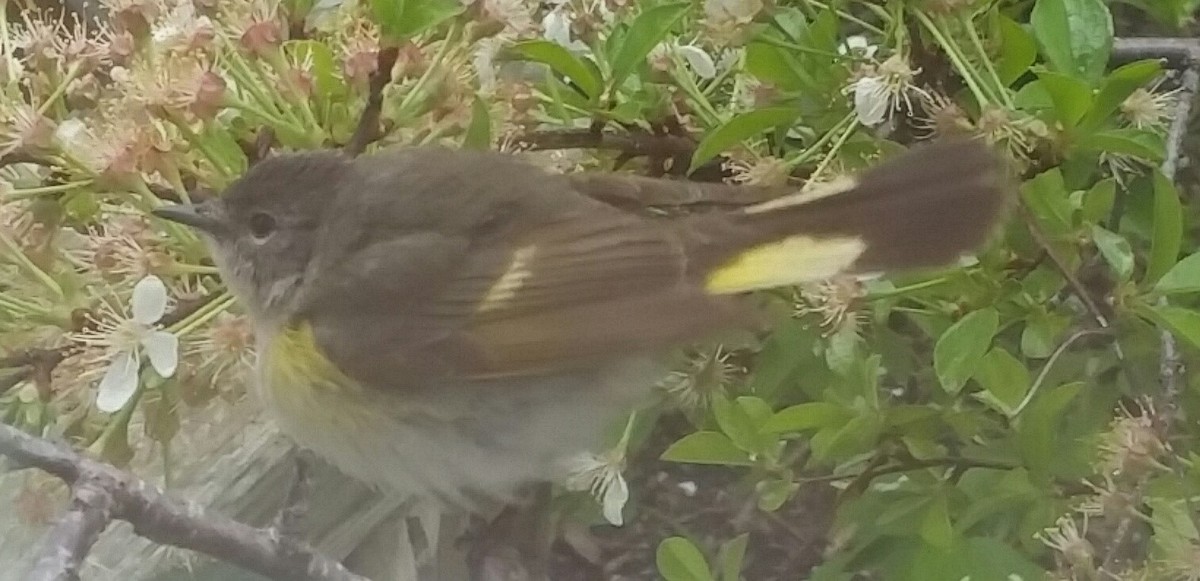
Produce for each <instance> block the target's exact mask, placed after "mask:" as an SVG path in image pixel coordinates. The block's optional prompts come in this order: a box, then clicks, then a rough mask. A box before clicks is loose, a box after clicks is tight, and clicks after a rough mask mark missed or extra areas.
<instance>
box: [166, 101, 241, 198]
mask: <svg viewBox="0 0 1200 581" xmlns="http://www.w3.org/2000/svg"><path fill="white" fill-rule="evenodd" d="M168 119H170V121H171V123H172V124H174V125H175V127H178V128H179V132H180V133H181V134H182V135H183V138H184V139H186V140H187V142H188V143H190V144H192V146H194V147H195V148H196V149H198V150H200V153H202V154H204V157H206V158H208V162H209V163H211V164H212V166H213V168H214V169H216V170H217V171H218V172H220V174H221V175H222V176H224V177H226V178H228V177H230V176H232V175H233V171H232V170H230V169H229V168H228V167H226V166H225V162H224V160H222V159H221V156H220V155H218V154H217V152H216V151H213V149H212V147H210V146H209V145H208V144H207V143H205V142H204V140H203V139H200V136H199V135H197V134H196V132H195V131H192V128H191V127H189V126H188V124H187V120H186V119H183V118H181V117H180V116H179V115H178V114H177V113H173V112H172V113H170V114H169V115H168ZM218 185H224V184H218Z"/></svg>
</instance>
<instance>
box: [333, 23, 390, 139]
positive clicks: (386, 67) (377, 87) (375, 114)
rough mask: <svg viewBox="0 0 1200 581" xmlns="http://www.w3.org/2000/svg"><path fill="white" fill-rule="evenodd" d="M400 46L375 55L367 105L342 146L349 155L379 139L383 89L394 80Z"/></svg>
mask: <svg viewBox="0 0 1200 581" xmlns="http://www.w3.org/2000/svg"><path fill="white" fill-rule="evenodd" d="M399 55H400V48H399V47H395V46H389V47H387V48H384V49H381V50H380V51H379V54H378V55H377V56H376V57H375V63H376V66H375V72H373V73H371V78H370V79H369V80H368V82H367V87H368V89H367V90H368V92H367V106H366V107H365V108H364V109H363V112H362V116H361V117H359V118H358V126H357V127H355V128H354V135H352V136H351V137H350V142H349V143H347V144H346V145H345V147H343V148H342V150H343V151H345V152H346V154H347V155H349V156H351V157H356V156H358V155H360V154H362V152H364V151H366V150H367V146H368V145H370V144H371V143H372V142H374V141H375V140H376V139H379V114H380V111H381V110H382V109H383V89H384V88H385V87H387V84H388V83H390V82H392V67H394V66H396V57H398V56H399Z"/></svg>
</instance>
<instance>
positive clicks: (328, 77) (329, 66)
mask: <svg viewBox="0 0 1200 581" xmlns="http://www.w3.org/2000/svg"><path fill="white" fill-rule="evenodd" d="M283 48H284V50H285V51H288V52H290V53H291V54H292V55H293V56H294V58H295V59H296V62H305V61H308V62H310V63H312V68H311V69H310V70H311V71H312V78H313V89H315V93H316V95H317V97H318V98H319V99H322V100H324V99H329V98H330V97H331V96H333V95H335V94H337V93H340V92H342V91H343V90H344V87H345V85H344V83H343V82H342V81H341V79H339V78H338V77H337V75H336V74H335V72H334V71H335V70H337V69H335V65H334V62H333V51H331V50H329V46H328V45H327V44H325V43H323V42H317V41H315V40H289V41H287V42H285V43H283ZM322 102H324V101H322Z"/></svg>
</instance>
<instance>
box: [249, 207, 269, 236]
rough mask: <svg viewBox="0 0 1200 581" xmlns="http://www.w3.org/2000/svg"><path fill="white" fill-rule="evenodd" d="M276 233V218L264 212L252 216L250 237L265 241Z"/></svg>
mask: <svg viewBox="0 0 1200 581" xmlns="http://www.w3.org/2000/svg"><path fill="white" fill-rule="evenodd" d="M274 233H275V218H274V217H273V216H271V215H270V214H267V213H264V212H256V213H254V214H251V215H250V235H251V236H253V237H255V238H257V239H259V240H265V239H267V238H268V237H269V236H270V235H272V234H274Z"/></svg>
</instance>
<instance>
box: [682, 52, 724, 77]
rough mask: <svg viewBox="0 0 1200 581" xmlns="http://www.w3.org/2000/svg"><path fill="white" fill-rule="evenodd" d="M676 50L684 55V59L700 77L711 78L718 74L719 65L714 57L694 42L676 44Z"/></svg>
mask: <svg viewBox="0 0 1200 581" xmlns="http://www.w3.org/2000/svg"><path fill="white" fill-rule="evenodd" d="M675 51H676V52H678V53H679V55H680V56H682V57H683V60H686V61H687V63H688V65H690V66H691V67H692V70H693V71H695V73H696V75H698V76H699V77H700V78H703V79H711V78H713V77H715V76H717V65H716V64H714V63H713V59H712V57H711V56H708V53H707V52H704V49H702V48H700V47H698V46H696V45H694V44H684V45H679V46H676V47H675Z"/></svg>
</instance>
